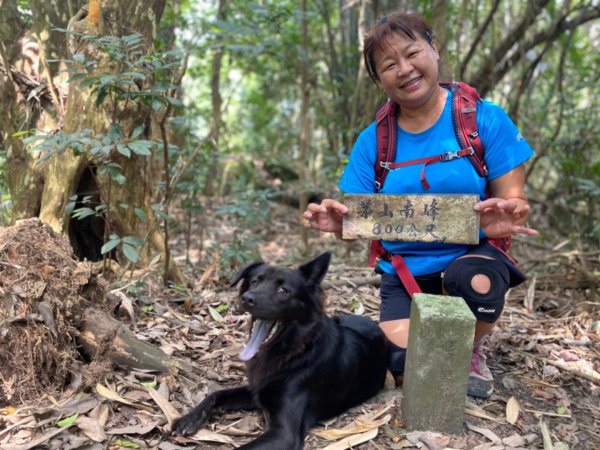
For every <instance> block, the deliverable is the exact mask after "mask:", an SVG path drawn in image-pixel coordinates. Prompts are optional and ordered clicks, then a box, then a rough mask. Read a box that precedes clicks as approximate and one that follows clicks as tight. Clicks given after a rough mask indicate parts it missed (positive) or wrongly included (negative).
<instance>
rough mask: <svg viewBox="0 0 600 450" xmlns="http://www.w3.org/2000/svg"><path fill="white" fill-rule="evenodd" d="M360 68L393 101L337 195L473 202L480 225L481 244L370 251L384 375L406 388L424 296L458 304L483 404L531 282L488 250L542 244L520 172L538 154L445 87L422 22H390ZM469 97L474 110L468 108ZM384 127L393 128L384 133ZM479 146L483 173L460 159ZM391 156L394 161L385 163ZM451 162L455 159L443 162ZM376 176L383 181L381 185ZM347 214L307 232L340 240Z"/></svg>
mask: <svg viewBox="0 0 600 450" xmlns="http://www.w3.org/2000/svg"><path fill="white" fill-rule="evenodd" d="M363 56H364V62H365V66H366V68H367V71H368V73H369V75H370V77H371V79H372V80H373V81H374V82H375V84H376V85H377V86H378V87H379V88H380V89H381V90H382V91H383V92H385V94H387V96H388V97H389V100H388V103H387V104H386V106H385V107H384V108H382V109H381V110H380V111H379V112H378V114H377V118H378V121H377V122H373V123H372V124H371V125H370V126H369V127H367V128H366V129H365V130H363V132H362V133H361V134H360V135H359V137H358V139H357V141H356V143H355V145H354V148H353V150H352V153H351V155H350V159H349V162H348V165H347V166H346V169H345V170H344V174H343V175H342V178H341V180H340V183H339V187H340V189H341V190H342V192H344V193H345V194H393V195H412V194H424V193H427V194H460V195H467V194H475V195H477V196H478V197H479V198H480V199H481V201H480V202H478V203H477V204H476V205H475V206H474V210H475V212H477V213H479V215H480V225H481V229H480V231H479V236H480V240H479V243H478V244H475V245H466V244H450V243H443V242H437V243H431V242H408V241H401V240H390V239H385V240H381V241H378V242H376V243H375V245H374V246H372V248H375V249H377V252H374V253H373V254H372V259H373V260H375V256H381V258H380V260H379V261H378V264H377V268H376V270H377V271H378V272H379V273H381V274H382V281H381V289H380V295H381V307H380V323H379V325H380V327H381V329H382V330H383V331H384V333H385V334H386V336H387V338H388V339H389V341H390V343H391V345H390V355H389V368H390V370H391V371H392V373H393V374H394V375H395V378H396V380H397V383H401V382H402V378H403V372H404V362H405V355H406V348H407V345H408V329H409V322H410V305H411V297H412V295H413V294H414V293H415V292H420V291H423V292H426V293H430V294H442V293H446V294H450V295H454V296H459V297H462V298H464V299H465V301H466V302H467V304H468V305H469V307H470V308H471V311H472V312H473V314H474V315H475V317H476V318H477V325H476V331H475V349H474V351H473V357H472V360H471V373H470V377H469V394H470V395H472V396H474V397H483V398H487V397H489V396H490V395H491V392H492V389H493V379H492V376H491V373H490V371H489V369H488V368H487V366H486V364H485V356H484V355H483V352H482V350H481V344H482V340H483V338H484V337H485V336H486V335H487V334H488V333H489V332H490V330H491V329H492V328H493V326H494V324H495V323H496V321H497V320H498V318H499V316H500V314H501V312H502V309H503V307H504V294H505V293H506V292H507V290H508V289H509V288H510V287H513V286H516V285H518V284H519V283H521V282H523V281H524V280H525V276H524V275H523V274H522V273H521V272H520V271H519V269H518V268H517V266H516V263H515V262H514V261H513V260H512V259H510V257H508V255H507V254H505V252H504V249H498V248H497V247H496V246H494V245H493V244H494V243H495V242H496V240H497V239H502V240H508V239H509V238H510V237H511V236H512V235H513V234H517V233H518V234H525V235H533V234H536V233H537V232H536V231H535V230H531V229H529V228H526V227H524V226H523V225H524V224H525V222H526V219H527V215H528V213H529V205H528V203H527V200H526V197H525V193H524V170H523V163H524V162H525V161H527V160H528V159H529V158H530V157H531V156H532V155H533V151H532V149H531V148H530V147H529V144H528V143H527V142H526V141H525V140H524V139H523V138H522V136H521V135H520V133H519V132H518V130H517V129H516V127H515V125H514V124H513V123H512V121H511V120H510V118H509V117H508V116H507V115H506V113H505V112H504V111H503V110H502V109H501V108H500V107H499V106H497V105H495V104H492V103H490V102H488V101H485V100H481V99H480V98H479V95H478V94H477V93H476V91H475V90H474V89H473V88H471V87H469V86H468V85H465V84H464V83H460V86H461V87H458V86H459V83H450V84H448V83H446V84H440V81H439V79H438V78H439V59H440V56H439V52H438V49H437V47H436V45H435V43H434V33H433V30H432V29H431V28H430V27H429V25H428V24H427V23H426V22H425V21H424V20H423V18H422V17H420V16H418V15H416V14H405V13H394V14H390V15H389V16H386V17H384V18H383V19H381V20H380V21H379V22H378V23H377V25H375V27H373V29H372V30H371V31H370V32H369V33H367V36H366V37H365V44H364V49H363ZM453 86H454V87H453ZM467 92H468V94H467ZM466 96H468V99H469V101H468V102H464V103H463V99H464V98H466ZM459 100H460V102H459ZM466 103H469V105H468V106H462V105H463V104H465V105H466ZM382 112H383V114H382ZM473 113H475V114H473ZM467 114H470V116H469V117H473V116H476V117H473V120H472V122H473V123H474V122H476V124H474V125H473V127H472V129H471V130H470V131H469V132H468V133H466V132H465V127H464V125H462V124H461V122H464V121H465V120H466V119H465V117H467ZM381 117H385V119H386V120H385V121H383V120H382V119H381ZM388 119H389V121H388ZM382 122H384V123H385V124H387V128H385V129H384V128H383V127H380V124H381V123H382ZM463 132H465V133H463ZM386 135H387V136H386ZM389 136H392V137H394V138H395V141H394V139H393V138H389ZM382 137H383V138H382ZM475 139H477V144H479V141H480V142H481V144H482V147H483V150H484V152H483V155H481V156H482V158H481V159H482V160H483V163H482V164H479V165H478V167H475V165H474V164H475V163H473V162H472V161H471V159H470V158H465V157H464V156H471V155H473V154H474V153H475V150H474V146H475V144H474V143H473V141H474V140H475ZM381 142H383V143H384V144H383V150H382V145H381ZM478 148H481V146H479V145H478ZM384 152H387V155H395V159H389V161H388V160H386V159H384V158H382V154H383V153H384ZM448 154H450V155H452V157H451V158H444V155H448ZM384 161H385V165H384V164H381V163H383V162H384ZM432 161H434V162H439V161H444V162H443V164H432V163H431V162H432ZM376 166H377V168H376ZM479 166H481V167H479ZM380 167H383V170H384V171H385V178H380V176H379V174H380V169H379V168H380ZM425 167H427V179H425V176H424V170H425ZM480 169H481V170H480ZM376 174H377V177H376ZM384 179H385V183H383V180H384ZM347 212H348V207H347V206H346V205H344V204H342V203H340V202H338V201H335V200H333V199H325V200H323V201H322V202H321V204H319V205H317V204H310V205H308V208H307V210H306V211H305V213H304V218H305V219H306V223H305V226H307V227H308V228H312V229H316V230H319V231H327V232H334V233H336V234H337V235H338V236H342V223H343V217H344V215H345V214H347ZM399 239H400V238H399ZM444 274H445V275H444ZM443 275H444V276H443ZM442 276H443V278H442Z"/></svg>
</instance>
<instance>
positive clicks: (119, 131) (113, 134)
mask: <svg viewBox="0 0 600 450" xmlns="http://www.w3.org/2000/svg"><path fill="white" fill-rule="evenodd" d="M107 136H108V137H109V139H110V142H111V143H112V142H117V141H120V140H121V139H123V127H122V126H121V125H119V124H118V123H115V124H113V126H112V127H110V130H108V133H107Z"/></svg>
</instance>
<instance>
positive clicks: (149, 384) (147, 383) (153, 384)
mask: <svg viewBox="0 0 600 450" xmlns="http://www.w3.org/2000/svg"><path fill="white" fill-rule="evenodd" d="M140 384H141V385H142V386H144V387H147V388H149V389H154V388H155V387H156V386H157V385H158V382H157V381H156V380H152V381H140Z"/></svg>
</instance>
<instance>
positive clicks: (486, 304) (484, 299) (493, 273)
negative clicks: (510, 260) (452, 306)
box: [444, 257, 510, 323]
mask: <svg viewBox="0 0 600 450" xmlns="http://www.w3.org/2000/svg"><path fill="white" fill-rule="evenodd" d="M475 275H485V276H486V277H488V278H489V280H490V290H489V291H488V292H487V293H485V294H481V293H479V292H477V291H475V290H474V289H473V287H472V286H471V281H472V279H473V277H474V276H475ZM509 280H510V272H509V270H508V268H507V267H506V265H505V264H504V263H503V262H502V261H498V260H496V259H488V258H480V257H466V258H459V259H457V260H455V261H454V262H452V263H451V264H450V265H449V266H448V267H447V268H446V271H445V272H444V288H445V289H446V291H447V292H448V294H450V295H454V296H456V297H462V298H463V299H464V300H465V302H466V303H467V305H468V306H469V308H470V309H471V311H472V312H473V314H474V315H475V317H476V318H477V320H481V321H483V322H487V323H494V322H496V320H498V318H499V317H500V314H502V310H503V309H504V296H505V294H506V291H508V288H509Z"/></svg>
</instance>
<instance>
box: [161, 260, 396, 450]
mask: <svg viewBox="0 0 600 450" xmlns="http://www.w3.org/2000/svg"><path fill="white" fill-rule="evenodd" d="M330 259H331V255H330V254H329V253H324V254H322V255H321V256H319V257H317V258H315V259H314V260H313V261H311V262H309V263H307V264H304V265H302V266H300V267H299V268H298V269H285V268H279V267H273V266H269V265H267V264H264V263H262V262H256V263H253V264H250V265H249V266H247V267H246V268H244V269H243V270H241V271H240V272H239V273H238V274H237V275H235V276H234V277H233V280H232V281H231V285H232V286H235V285H236V284H237V283H238V282H239V281H240V280H243V283H242V285H241V287H240V300H241V307H242V308H243V310H245V311H247V312H249V313H250V314H251V315H252V319H253V330H252V333H251V336H250V339H249V340H248V343H247V344H246V346H245V347H244V350H243V351H242V353H241V354H240V358H241V359H243V360H245V361H247V362H246V369H247V375H248V384H247V385H245V386H242V387H239V388H234V389H224V390H221V391H217V392H214V393H212V394H210V395H208V396H207V397H206V398H205V399H204V400H203V401H202V403H200V404H199V405H198V406H197V407H196V408H194V409H193V410H192V411H191V412H190V413H189V414H187V415H185V416H183V417H182V418H181V419H180V420H179V421H178V422H177V424H176V425H175V427H174V429H173V433H174V434H177V435H189V434H192V433H194V432H195V431H196V430H197V429H198V428H199V427H200V425H201V423H202V421H203V420H204V419H205V418H206V417H207V415H208V414H210V413H211V412H213V411H215V410H217V411H230V410H239V409H246V410H250V409H256V408H261V409H263V410H264V411H265V412H266V413H267V414H268V418H269V426H268V429H267V431H266V432H265V433H264V434H263V435H261V436H260V437H258V438H257V439H256V440H254V441H252V442H250V443H248V444H246V445H243V446H242V447H239V448H240V449H244V450H250V449H253V450H259V449H260V450H267V449H269V450H299V449H302V448H303V447H304V438H305V437H306V434H307V433H308V430H309V429H310V428H311V427H313V426H315V425H316V424H317V422H319V421H321V420H325V419H328V418H331V417H333V416H336V415H338V414H340V413H342V412H343V411H345V410H347V409H348V408H350V407H352V406H355V405H357V404H359V403H361V402H363V401H364V400H367V399H368V398H370V397H372V396H373V395H375V394H376V393H377V392H378V391H379V390H380V389H381V388H382V387H383V384H384V380H385V375H386V370H387V341H386V339H385V337H384V335H383V333H382V331H381V330H380V328H379V327H378V326H377V325H376V324H375V323H374V322H372V321H371V320H369V319H367V318H365V317H360V316H350V315H348V316H336V317H329V316H327V315H326V314H325V313H324V312H323V292H322V290H321V287H320V284H321V281H322V280H323V278H324V276H325V273H326V272H327V268H328V266H329V261H330Z"/></svg>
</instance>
